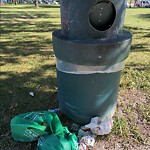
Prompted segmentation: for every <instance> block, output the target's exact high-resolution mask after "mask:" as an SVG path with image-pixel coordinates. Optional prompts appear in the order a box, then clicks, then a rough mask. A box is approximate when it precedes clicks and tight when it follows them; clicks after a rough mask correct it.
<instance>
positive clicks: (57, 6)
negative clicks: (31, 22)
mask: <svg viewBox="0 0 150 150" xmlns="http://www.w3.org/2000/svg"><path fill="white" fill-rule="evenodd" d="M39 7H40V8H60V5H49V4H47V5H39Z"/></svg>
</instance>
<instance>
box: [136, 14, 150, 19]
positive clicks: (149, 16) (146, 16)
mask: <svg viewBox="0 0 150 150" xmlns="http://www.w3.org/2000/svg"><path fill="white" fill-rule="evenodd" d="M138 17H140V18H145V19H150V14H140V15H138Z"/></svg>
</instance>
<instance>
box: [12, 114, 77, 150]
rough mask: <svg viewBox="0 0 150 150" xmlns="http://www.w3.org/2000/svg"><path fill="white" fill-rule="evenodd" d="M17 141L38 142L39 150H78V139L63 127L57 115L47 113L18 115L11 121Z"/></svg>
mask: <svg viewBox="0 0 150 150" xmlns="http://www.w3.org/2000/svg"><path fill="white" fill-rule="evenodd" d="M10 125H11V132H12V137H13V139H14V140H16V141H22V142H32V141H35V140H38V147H37V149H38V150H78V143H77V137H76V135H75V134H72V133H70V132H69V130H68V128H67V127H63V126H62V124H61V122H60V120H59V118H58V116H57V114H56V113H52V112H47V111H40V112H30V113H25V114H21V115H18V116H16V117H14V118H13V119H12V121H11V124H10Z"/></svg>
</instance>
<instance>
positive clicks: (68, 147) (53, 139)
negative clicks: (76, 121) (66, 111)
mask: <svg viewBox="0 0 150 150" xmlns="http://www.w3.org/2000/svg"><path fill="white" fill-rule="evenodd" d="M63 130H64V132H63V134H62V135H58V136H56V135H54V134H51V135H47V136H43V137H40V138H39V140H38V148H37V150H78V143H77V137H76V135H75V134H72V133H70V132H69V131H68V129H67V128H66V127H64V128H63Z"/></svg>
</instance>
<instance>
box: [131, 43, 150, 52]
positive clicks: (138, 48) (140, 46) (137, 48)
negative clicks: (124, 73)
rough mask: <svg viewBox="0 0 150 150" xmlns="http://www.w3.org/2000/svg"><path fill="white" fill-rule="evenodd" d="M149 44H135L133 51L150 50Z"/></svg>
mask: <svg viewBox="0 0 150 150" xmlns="http://www.w3.org/2000/svg"><path fill="white" fill-rule="evenodd" d="M148 44H149V43H147V44H133V45H132V46H131V51H133V52H150V49H148V48H147V47H148Z"/></svg>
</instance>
